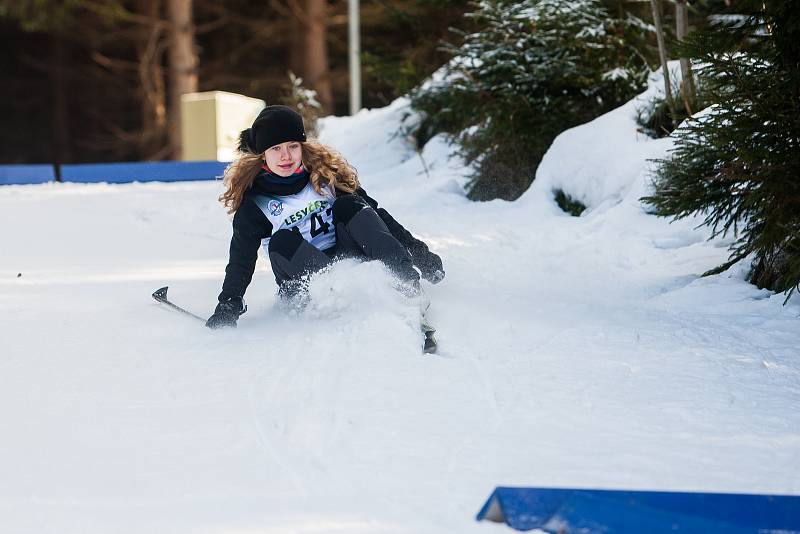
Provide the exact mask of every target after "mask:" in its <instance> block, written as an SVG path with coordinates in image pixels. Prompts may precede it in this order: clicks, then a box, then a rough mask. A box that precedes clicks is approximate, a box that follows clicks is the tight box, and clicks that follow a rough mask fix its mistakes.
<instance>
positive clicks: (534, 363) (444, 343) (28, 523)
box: [0, 88, 800, 534]
mask: <svg viewBox="0 0 800 534" xmlns="http://www.w3.org/2000/svg"><path fill="white" fill-rule="evenodd" d="M655 90H657V89H655V88H651V89H650V91H655ZM647 98H648V95H644V96H642V97H639V99H638V100H637V102H644V101H646V99H647ZM637 102H633V103H629V104H627V105H625V106H623V107H621V108H619V109H617V110H615V111H612V112H611V113H609V114H607V115H605V116H603V117H600V118H598V119H596V120H595V121H593V122H591V123H589V124H587V125H583V126H580V127H578V128H574V129H572V130H569V131H567V132H565V133H564V134H562V135H561V136H559V138H558V139H556V141H555V142H554V143H553V146H552V148H551V149H550V151H549V152H548V153H547V155H546V156H545V159H544V161H543V163H542V165H541V167H540V169H539V173H538V175H537V179H536V181H535V182H534V185H533V186H532V187H531V189H530V190H529V191H528V192H527V193H526V194H525V195H524V196H523V197H522V198H521V199H520V200H518V201H516V202H505V201H499V200H498V201H493V202H486V203H472V202H469V201H468V200H466V198H465V197H464V194H463V189H462V188H463V185H464V183H465V175H466V174H467V171H466V170H465V169H464V168H463V166H462V165H461V164H460V162H459V161H458V159H457V158H453V157H450V155H451V153H452V148H451V147H449V146H448V145H447V144H446V142H445V141H444V140H443V139H442V138H439V137H437V138H434V139H433V140H432V141H430V142H429V143H428V144H427V145H426V146H425V147H424V150H423V151H422V153H421V154H418V153H416V152H415V151H414V150H413V149H412V148H411V147H410V146H409V144H408V142H407V140H406V139H404V138H403V136H402V135H397V134H396V132H397V130H398V126H399V124H400V123H401V122H403V121H407V120H414V117H413V116H411V114H410V112H409V110H408V103H407V101H405V100H402V99H401V100H398V101H396V102H395V103H393V104H392V105H391V106H389V107H387V108H383V109H376V110H363V111H361V112H359V114H357V115H356V116H355V117H352V118H330V119H325V120H323V121H322V127H323V130H322V139H323V141H324V142H326V143H329V144H331V145H332V146H334V147H336V148H337V149H339V150H340V151H341V152H342V153H343V154H344V155H345V156H346V157H347V158H348V159H349V160H350V161H351V162H353V163H354V165H355V166H356V167H357V168H358V170H359V173H360V176H361V179H362V181H363V184H364V186H365V188H366V189H367V191H369V193H370V194H371V195H372V196H374V197H375V198H376V199H378V200H379V202H380V203H381V204H382V205H383V206H385V207H386V208H387V209H388V210H389V211H390V212H391V213H392V215H393V216H394V217H395V218H396V219H398V220H399V221H401V222H402V223H403V224H404V225H406V226H407V227H408V228H410V229H411V230H412V231H413V232H414V233H415V234H416V235H418V236H420V237H421V238H423V239H424V240H425V241H426V242H427V243H429V245H430V246H431V248H432V249H433V250H435V251H436V252H438V253H439V254H441V256H442V257H443V259H444V263H445V269H446V270H447V277H446V279H445V280H444V281H443V282H442V283H441V284H439V285H437V286H430V285H427V284H426V289H427V292H428V294H429V296H430V298H431V301H432V308H431V314H432V321H433V322H434V324H435V325H436V326H437V327H438V336H439V340H440V345H441V351H440V352H441V354H439V355H436V356H423V355H421V354H420V351H419V342H420V340H419V337H418V333H417V332H416V327H415V325H414V316H415V313H416V312H415V310H414V308H413V305H411V304H410V303H408V302H407V301H405V300H404V299H403V298H401V297H399V295H397V294H396V293H395V292H394V290H392V289H391V287H390V286H391V281H390V279H389V278H388V276H387V275H386V273H385V271H384V269H383V268H382V267H381V266H380V265H378V264H374V263H366V264H365V263H358V262H355V261H346V262H342V263H340V264H338V265H336V266H334V267H333V268H332V269H331V270H330V271H329V272H326V273H323V274H321V275H319V276H318V277H316V278H315V279H314V280H313V283H312V289H311V293H312V301H311V304H310V306H309V308H308V309H307V310H306V311H305V312H303V313H300V314H297V313H290V312H287V311H286V310H284V309H283V308H282V307H281V306H279V305H277V303H276V298H275V285H274V281H273V279H272V276H271V273H270V272H269V265H268V263H267V262H265V261H264V258H260V259H259V263H258V266H257V272H256V275H255V276H254V279H253V283H252V284H251V286H250V288H249V290H248V293H247V295H246V300H247V303H248V306H249V311H248V312H247V314H246V315H244V316H243V317H242V319H241V321H240V326H239V328H238V329H236V330H228V331H213V332H212V331H209V330H207V329H205V328H203V327H202V325H201V324H200V323H199V322H196V321H194V320H192V319H187V318H185V317H183V316H180V315H178V314H174V313H172V312H170V311H168V310H165V309H162V307H161V306H159V305H158V304H156V303H155V302H154V301H153V300H152V299H151V298H150V293H151V292H152V291H154V290H155V289H157V288H158V287H161V286H162V285H169V286H170V296H171V298H172V299H173V300H174V301H175V302H177V303H179V304H180V305H182V306H184V307H186V308H188V309H190V310H193V311H195V312H196V313H198V314H200V315H204V316H205V315H208V314H210V313H211V311H212V309H213V306H214V304H215V301H216V295H217V293H218V292H219V289H220V285H221V282H222V278H223V270H224V267H225V264H226V262H227V249H228V240H229V238H230V224H229V219H228V217H227V216H226V215H225V210H224V209H223V208H222V207H221V205H219V204H218V203H217V202H216V197H217V196H218V195H219V194H220V192H221V184H220V183H219V182H196V183H181V184H128V185H107V184H95V185H77V184H62V185H55V184H45V185H36V186H6V187H4V188H2V189H0V224H2V228H3V233H2V238H0V239H1V241H0V250H2V251H3V254H2V256H0V302H2V306H1V307H0V324H2V325H3V326H2V338H3V345H2V347H3V348H2V349H1V350H2V356H3V357H2V358H1V359H0V420H2V421H3V430H2V451H3V454H2V455H0V531H2V532H15V533H37V534H38V533H59V534H63V533H107V532H115V533H141V532H164V533H183V532H192V533H195V532H199V533H225V534H239V533H256V532H258V533H311V532H326V533H327V532H347V533H353V532H355V533H357V532H364V533H383V532H386V533H445V532H447V533H450V532H501V531H505V527H500V526H496V525H493V524H479V523H476V522H475V521H474V515H475V514H476V513H477V511H478V510H479V508H480V506H481V505H482V504H483V502H484V500H485V499H486V498H487V497H488V496H489V494H490V493H491V491H492V489H493V488H494V487H495V486H497V485H525V486H562V487H563V486H579V487H593V488H628V489H653V490H698V491H723V492H771V493H784V494H800V467H798V466H800V412H798V410H797V406H798V404H800V358H798V356H800V351H799V350H798V347H800V329H799V328H798V315H800V305H799V304H798V301H797V298H796V297H795V298H794V299H793V300H791V301H790V302H789V303H788V304H787V305H786V306H783V305H782V302H783V300H784V296H783V295H776V294H772V293H771V292H769V291H763V290H759V289H757V288H755V287H753V286H751V285H749V284H748V283H746V282H745V281H744V275H745V272H744V267H743V266H742V265H736V266H734V267H732V268H731V269H730V270H729V271H727V272H725V273H723V274H721V275H718V276H713V277H708V278H700V276H699V274H700V273H702V272H704V271H706V270H708V269H709V268H712V267H714V266H716V265H718V264H720V263H721V262H722V261H724V260H725V259H726V258H727V245H728V241H726V240H719V239H715V240H712V241H708V240H707V237H708V231H707V230H706V229H702V228H701V229H696V228H695V227H696V226H697V224H698V222H699V221H698V220H684V221H680V222H675V223H670V222H669V221H667V220H663V219H659V218H656V217H654V216H652V215H649V214H647V213H646V211H645V209H644V208H643V206H642V205H641V204H640V203H639V201H638V199H639V198H640V197H641V196H642V195H644V194H646V193H647V192H648V191H649V185H648V184H649V178H648V174H647V167H648V163H647V160H648V159H651V158H655V157H660V156H663V155H664V154H665V152H666V151H667V150H668V149H669V147H670V146H671V145H670V141H669V140H668V139H667V140H652V139H649V138H647V137H645V136H644V135H641V134H638V133H637V132H636V127H635V123H634V117H635V108H636V106H637V105H638V104H637ZM426 169H427V172H426ZM556 188H560V189H563V190H564V191H565V192H566V193H568V194H569V195H570V196H573V197H574V198H577V199H580V200H581V201H582V202H584V203H586V204H587V205H588V206H589V209H588V210H587V211H586V212H584V214H583V215H582V216H581V217H570V216H568V215H566V214H565V213H563V212H561V211H560V210H559V209H558V208H557V207H556V205H555V203H554V201H553V190H554V189H556Z"/></svg>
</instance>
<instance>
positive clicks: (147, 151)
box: [136, 0, 169, 159]
mask: <svg viewBox="0 0 800 534" xmlns="http://www.w3.org/2000/svg"><path fill="white" fill-rule="evenodd" d="M136 10H137V12H138V14H139V15H140V16H142V17H144V18H145V19H146V20H147V23H146V24H141V25H140V26H139V28H138V29H137V31H136V56H137V60H138V69H137V71H138V77H139V86H140V87H139V90H140V99H141V106H142V107H141V114H142V115H141V116H142V130H141V134H140V136H139V145H140V154H141V155H142V157H144V158H145V159H162V158H163V157H164V156H165V155H166V154H167V152H168V151H169V147H168V146H166V143H165V140H166V126H167V107H166V90H165V86H164V69H163V67H162V66H161V62H162V58H163V55H164V42H163V34H164V24H163V21H162V20H161V17H160V11H161V0H137V1H136Z"/></svg>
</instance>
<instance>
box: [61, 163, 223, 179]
mask: <svg viewBox="0 0 800 534" xmlns="http://www.w3.org/2000/svg"><path fill="white" fill-rule="evenodd" d="M227 166H228V163H225V162H221V161H145V162H135V163H84V164H67V165H62V166H61V181H63V182H79V183H98V182H108V183H113V184H123V183H129V182H186V181H192V180H214V179H215V178H218V177H220V176H222V173H223V171H224V170H225V167H227Z"/></svg>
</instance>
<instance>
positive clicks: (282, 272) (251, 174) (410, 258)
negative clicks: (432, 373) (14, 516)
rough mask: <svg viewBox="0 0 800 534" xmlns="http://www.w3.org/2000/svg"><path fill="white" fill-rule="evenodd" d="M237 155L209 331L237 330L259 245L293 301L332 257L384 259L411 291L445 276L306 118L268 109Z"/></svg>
mask: <svg viewBox="0 0 800 534" xmlns="http://www.w3.org/2000/svg"><path fill="white" fill-rule="evenodd" d="M239 151H240V152H241V155H240V157H239V159H238V160H236V161H235V162H234V163H233V164H232V165H231V166H230V167H229V168H228V170H227V171H226V173H225V179H224V184H225V188H226V190H225V193H223V194H222V196H220V201H221V202H222V203H223V204H224V205H225V207H227V208H228V213H234V217H233V237H232V238H231V246H230V260H229V262H228V266H227V267H226V268H225V281H224V282H223V284H222V292H221V293H220V295H219V304H217V307H216V309H215V311H214V314H213V315H212V316H211V317H210V318H209V319H208V321H207V322H206V326H208V327H209V328H220V327H225V326H236V321H237V320H238V318H239V316H240V315H241V314H243V313H244V312H245V311H247V306H245V304H244V293H245V290H246V289H247V286H248V285H249V284H250V280H251V279H252V277H253V271H254V270H255V266H256V258H257V256H258V247H259V246H263V247H264V249H265V251H266V252H267V257H268V258H269V261H270V264H271V265H272V272H273V273H274V274H275V281H276V282H277V283H278V292H279V294H280V295H281V297H283V298H292V297H293V296H294V295H295V294H296V293H297V292H298V291H302V290H303V277H304V276H305V275H307V274H309V273H312V272H316V271H319V270H320V269H323V268H324V267H326V266H328V265H330V263H331V262H332V261H333V260H334V259H335V258H336V257H344V256H351V257H352V256H355V257H362V258H366V259H377V260H381V261H382V262H384V264H386V266H387V267H388V268H389V269H390V270H391V271H392V272H393V273H394V274H395V276H397V278H398V279H399V280H400V281H401V283H402V284H403V285H404V286H405V288H406V290H408V291H411V292H412V293H414V292H418V291H419V273H418V272H417V271H416V270H415V269H414V266H416V267H417V268H418V269H419V271H420V272H421V273H422V276H423V277H424V278H425V279H426V280H429V281H430V282H432V283H437V282H439V281H440V280H441V279H442V278H443V277H444V269H443V268H442V260H441V259H440V258H439V256H437V255H436V254H434V253H433V252H431V251H429V250H428V247H427V246H426V245H425V243H423V242H422V241H420V240H418V239H416V238H414V236H412V235H411V233H410V232H408V230H406V229H405V228H403V227H402V226H401V225H400V224H399V223H398V222H397V221H395V220H394V219H393V218H392V216H391V215H389V213H388V212H387V211H386V210H385V209H383V208H379V207H378V203H377V202H376V201H375V200H373V199H372V198H370V197H369V196H367V193H366V192H365V191H364V190H363V189H362V188H361V186H360V184H359V182H358V177H357V176H356V172H355V169H353V168H352V167H350V165H348V164H347V162H346V161H345V160H344V159H343V158H342V156H341V155H339V154H338V153H336V152H334V151H332V150H331V149H329V148H327V147H325V146H323V145H321V144H319V143H317V142H315V141H310V140H307V139H306V133H305V129H304V127H303V119H302V118H301V117H300V115H299V114H298V113H296V112H295V111H293V110H292V109H290V108H288V107H285V106H268V107H267V108H265V109H264V110H263V111H262V112H261V113H260V114H259V115H258V117H257V118H256V120H255V121H254V122H253V125H252V127H251V128H248V129H247V130H244V131H243V132H242V133H241V136H240V141H239Z"/></svg>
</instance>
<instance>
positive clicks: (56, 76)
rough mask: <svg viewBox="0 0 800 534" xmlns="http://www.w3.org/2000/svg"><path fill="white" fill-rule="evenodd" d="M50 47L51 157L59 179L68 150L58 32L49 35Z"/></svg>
mask: <svg viewBox="0 0 800 534" xmlns="http://www.w3.org/2000/svg"><path fill="white" fill-rule="evenodd" d="M51 39H52V41H51V49H50V61H51V64H50V80H51V83H52V86H51V89H52V94H53V100H52V106H53V107H52V109H53V117H52V120H53V123H52V128H53V146H52V150H53V153H52V157H53V165H54V166H55V170H56V179H57V180H58V181H61V164H62V163H68V162H69V161H70V150H69V113H68V111H67V80H66V73H65V72H64V68H65V67H64V66H65V65H66V64H67V62H66V60H65V55H66V54H65V50H64V47H65V43H64V38H63V37H62V36H61V34H59V33H58V32H54V33H53V34H52V36H51Z"/></svg>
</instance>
